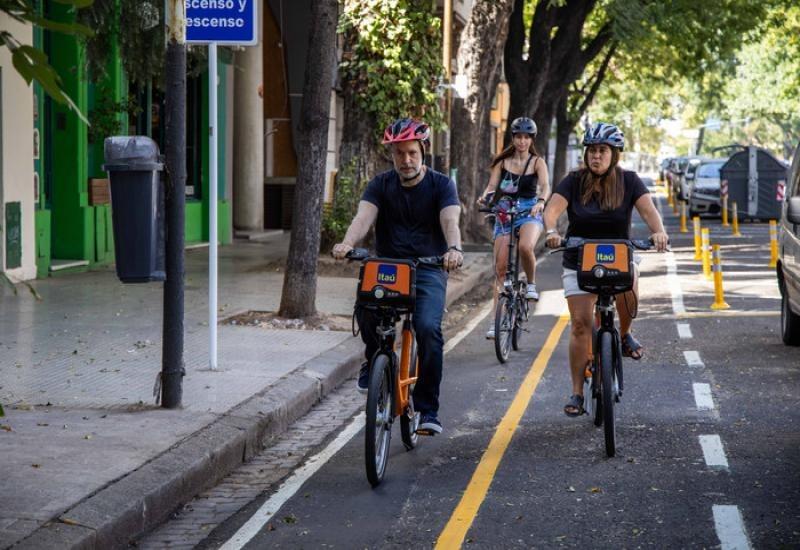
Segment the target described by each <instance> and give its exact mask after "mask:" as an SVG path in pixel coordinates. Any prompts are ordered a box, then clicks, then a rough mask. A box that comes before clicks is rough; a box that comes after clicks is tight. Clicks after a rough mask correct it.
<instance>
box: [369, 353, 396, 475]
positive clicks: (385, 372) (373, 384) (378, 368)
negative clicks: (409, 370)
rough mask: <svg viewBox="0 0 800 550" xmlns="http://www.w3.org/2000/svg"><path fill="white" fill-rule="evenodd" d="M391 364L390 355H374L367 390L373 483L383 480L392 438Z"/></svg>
mask: <svg viewBox="0 0 800 550" xmlns="http://www.w3.org/2000/svg"><path fill="white" fill-rule="evenodd" d="M393 394H394V380H392V365H391V360H390V358H389V356H388V355H383V354H381V355H378V356H376V357H375V358H374V359H373V362H372V367H371V369H370V374H369V390H368V393H367V410H366V416H367V420H366V427H365V430H364V431H365V438H364V443H365V444H364V459H365V464H366V467H367V479H368V480H369V482H370V484H371V485H372V486H373V487H376V486H378V485H379V484H380V482H381V481H382V480H383V475H384V473H386V462H387V460H388V459H389V442H390V441H391V439H392V420H393V413H392V404H393V399H394V395H393Z"/></svg>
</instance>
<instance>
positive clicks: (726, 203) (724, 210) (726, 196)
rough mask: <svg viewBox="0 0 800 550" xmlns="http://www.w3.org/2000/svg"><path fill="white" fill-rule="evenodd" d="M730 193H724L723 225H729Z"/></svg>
mask: <svg viewBox="0 0 800 550" xmlns="http://www.w3.org/2000/svg"><path fill="white" fill-rule="evenodd" d="M729 225H730V224H729V223H728V195H722V226H723V227H728V226H729Z"/></svg>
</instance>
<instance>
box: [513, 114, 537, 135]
mask: <svg viewBox="0 0 800 550" xmlns="http://www.w3.org/2000/svg"><path fill="white" fill-rule="evenodd" d="M536 132H537V129H536V123H535V122H534V121H533V120H531V119H530V118H528V117H526V116H521V117H519V118H516V119H514V122H512V123H511V135H514V134H530V135H531V136H535V135H536Z"/></svg>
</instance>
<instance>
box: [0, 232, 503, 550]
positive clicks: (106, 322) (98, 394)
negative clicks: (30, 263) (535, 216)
mask: <svg viewBox="0 0 800 550" xmlns="http://www.w3.org/2000/svg"><path fill="white" fill-rule="evenodd" d="M287 249H288V236H286V237H280V236H279V237H278V238H275V239H270V240H268V241H267V242H259V243H252V242H237V243H236V244H234V245H232V246H227V247H222V248H220V260H219V265H220V275H219V280H220V289H219V304H220V309H221V310H222V311H221V313H220V318H224V317H227V316H229V315H232V314H235V313H240V312H244V311H248V310H261V311H275V310H277V308H278V304H279V301H280V292H281V287H282V284H283V273H282V272H279V271H276V267H275V266H276V263H279V261H280V259H281V258H283V257H284V256H285V254H286V251H287ZM207 258H208V256H207V249H195V250H191V251H187V254H186V273H187V275H186V295H185V310H186V314H185V331H186V335H185V362H186V372H187V374H186V377H185V378H184V383H183V408H182V409H179V410H166V409H161V408H159V407H158V406H157V405H155V402H154V398H153V386H154V383H155V380H156V375H157V373H158V372H159V370H160V368H161V318H162V312H161V308H162V285H161V284H155V283H153V284H146V285H131V286H125V285H122V284H120V283H119V282H118V281H117V279H116V276H115V275H114V273H113V271H112V270H103V271H96V272H91V273H83V274H76V275H68V276H63V277H58V278H51V279H47V280H41V281H36V282H34V286H35V287H36V289H37V291H38V292H39V294H40V295H41V297H42V300H41V301H37V300H36V299H35V298H34V296H33V295H32V294H30V293H28V291H27V289H26V288H25V287H24V286H20V287H19V289H18V291H19V294H18V295H16V296H15V295H13V294H12V293H11V291H10V290H9V289H7V288H5V289H3V291H2V293H0V296H1V297H0V309H1V310H2V316H0V349H2V350H3V352H4V353H3V354H2V357H1V358H0V403H2V404H3V405H4V406H5V411H6V417H5V418H0V428H2V429H0V449H2V452H0V479H2V482H0V484H1V485H0V486H1V487H2V494H3V498H2V499H0V548H8V547H11V546H14V547H15V548H32V549H33V548H35V549H43V548H73V547H81V548H110V547H122V546H127V542H128V541H129V540H130V539H131V538H132V537H134V536H135V535H137V534H139V533H141V532H144V531H147V530H149V529H151V528H152V527H154V526H156V525H157V524H159V523H160V522H161V521H163V520H164V519H166V518H167V517H168V515H169V514H170V513H171V512H172V511H173V510H174V509H175V508H176V507H177V506H178V505H179V504H181V503H182V502H185V501H187V500H188V499H189V498H190V497H192V496H193V495H194V494H196V493H198V492H200V491H201V490H202V489H204V488H206V487H209V486H212V485H213V484H214V483H215V482H216V481H217V480H219V479H220V478H221V477H223V476H224V475H225V474H226V473H227V472H228V471H229V470H231V469H232V468H234V467H235V466H237V465H238V464H240V463H241V462H242V460H243V459H246V458H248V457H249V456H252V455H253V454H254V453H257V452H258V451H259V450H260V449H261V448H262V446H263V445H264V443H265V442H268V441H269V439H270V438H272V437H274V436H275V435H277V434H279V433H281V432H282V431H283V430H284V429H285V428H286V426H287V425H288V424H290V423H291V422H293V421H294V420H295V419H297V418H299V417H300V416H302V415H303V414H305V412H307V411H308V409H309V408H310V407H311V406H312V405H313V404H314V403H316V402H317V401H318V400H319V399H320V398H321V397H322V396H323V395H325V394H326V393H327V392H329V391H330V390H332V389H333V388H335V387H336V386H337V385H338V384H339V383H341V382H342V381H343V380H345V379H347V378H349V377H351V376H352V375H353V374H354V373H355V370H356V369H357V366H358V364H359V363H360V361H361V354H362V347H361V344H360V339H358V338H353V337H352V335H351V334H350V333H349V332H337V331H304V330H268V329H265V328H258V327H247V326H230V325H220V327H219V369H218V370H217V371H211V370H209V368H208V343H207V334H208V326H207V317H208V313H207V304H208V297H207ZM491 269H492V263H491V257H490V255H489V254H488V253H477V252H476V253H467V254H466V258H465V267H464V270H463V272H462V273H459V274H454V275H453V276H451V278H450V283H449V284H448V298H447V299H448V304H449V303H452V302H453V301H454V300H456V299H457V298H459V297H460V296H462V295H463V294H464V293H465V292H467V291H469V290H470V289H471V288H472V287H473V286H474V285H475V283H476V282H477V281H479V280H481V279H482V278H484V277H486V276H488V274H489V273H490V271H491ZM354 293H355V280H354V279H353V278H348V277H329V276H325V277H320V279H319V281H318V291H317V296H318V297H317V308H318V309H319V311H320V312H323V313H330V314H340V315H350V314H351V313H352V308H353V298H354Z"/></svg>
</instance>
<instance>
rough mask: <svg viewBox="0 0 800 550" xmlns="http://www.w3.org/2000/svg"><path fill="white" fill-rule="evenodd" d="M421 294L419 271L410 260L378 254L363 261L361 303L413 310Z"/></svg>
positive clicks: (359, 301) (360, 288)
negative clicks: (418, 294)
mask: <svg viewBox="0 0 800 550" xmlns="http://www.w3.org/2000/svg"><path fill="white" fill-rule="evenodd" d="M416 297H417V271H416V268H415V266H414V263H413V262H411V261H407V260H391V259H383V258H374V259H370V260H367V261H365V262H364V263H363V264H362V265H361V271H360V273H359V276H358V295H357V298H356V301H357V303H358V304H359V305H369V306H378V307H392V308H395V309H400V310H404V311H413V310H414V305H415V303H416Z"/></svg>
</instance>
